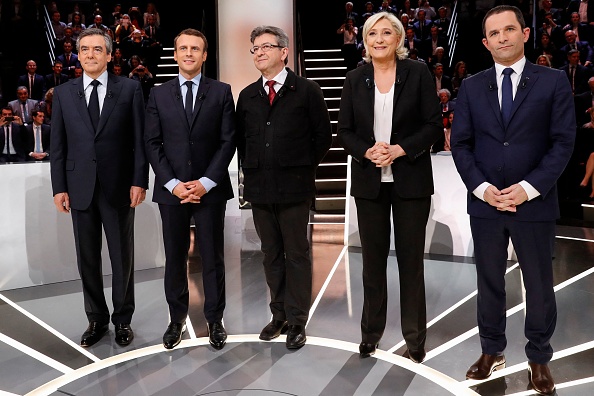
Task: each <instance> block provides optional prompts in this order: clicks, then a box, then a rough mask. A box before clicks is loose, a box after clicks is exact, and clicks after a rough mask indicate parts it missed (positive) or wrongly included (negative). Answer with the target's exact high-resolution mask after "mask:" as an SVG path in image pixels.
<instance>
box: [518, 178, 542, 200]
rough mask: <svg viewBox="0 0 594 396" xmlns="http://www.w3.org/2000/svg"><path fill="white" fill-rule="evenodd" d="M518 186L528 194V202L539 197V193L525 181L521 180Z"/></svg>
mask: <svg viewBox="0 0 594 396" xmlns="http://www.w3.org/2000/svg"><path fill="white" fill-rule="evenodd" d="M518 184H519V185H520V186H522V188H523V189H524V191H526V194H528V201H531V200H533V199H534V198H536V197H538V196H540V193H539V192H538V191H537V190H536V188H534V187H532V184H530V183H528V182H527V181H526V180H522V181H521V182H519V183H518Z"/></svg>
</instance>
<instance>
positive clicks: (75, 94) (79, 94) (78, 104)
mask: <svg viewBox="0 0 594 396" xmlns="http://www.w3.org/2000/svg"><path fill="white" fill-rule="evenodd" d="M82 81H83V79H82V77H79V78H77V79H75V80H74V81H73V82H72V85H71V86H70V94H71V95H72V102H73V103H74V106H75V108H76V110H77V111H78V114H79V115H80V118H81V119H82V121H83V122H84V124H85V126H86V127H87V129H88V130H89V131H91V132H93V133H94V132H95V129H94V128H93V123H92V122H91V116H90V115H89V110H88V108H87V101H86V100H85V88H84V87H83V82H82Z"/></svg>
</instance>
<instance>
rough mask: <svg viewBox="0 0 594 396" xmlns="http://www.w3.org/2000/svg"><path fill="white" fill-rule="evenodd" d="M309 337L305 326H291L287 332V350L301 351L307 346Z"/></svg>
mask: <svg viewBox="0 0 594 396" xmlns="http://www.w3.org/2000/svg"><path fill="white" fill-rule="evenodd" d="M305 341H307V337H306V336H305V326H301V325H289V329H288V332H287V348H288V349H299V348H301V347H302V346H303V345H305Z"/></svg>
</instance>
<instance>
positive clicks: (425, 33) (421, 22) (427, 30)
mask: <svg viewBox="0 0 594 396" xmlns="http://www.w3.org/2000/svg"><path fill="white" fill-rule="evenodd" d="M426 15H427V13H426V12H425V10H419V12H417V21H416V22H415V23H413V26H414V29H415V37H416V38H418V39H419V40H421V42H424V41H425V40H427V38H428V37H429V36H430V34H431V26H433V23H432V22H431V20H429V19H427V18H426Z"/></svg>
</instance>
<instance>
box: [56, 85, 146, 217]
mask: <svg viewBox="0 0 594 396" xmlns="http://www.w3.org/2000/svg"><path fill="white" fill-rule="evenodd" d="M143 127H144V100H143V98H142V90H141V88H140V84H139V83H138V82H137V81H133V80H131V79H129V78H123V77H118V76H114V75H113V74H109V77H108V82H107V95H106V96H105V100H104V102H103V109H102V110H101V118H100V119H99V125H98V128H97V131H96V132H95V130H94V128H93V124H92V123H91V117H90V116H89V111H88V110H87V102H86V100H85V95H84V89H83V82H82V77H79V78H76V79H74V80H71V81H68V82H67V83H65V84H62V85H59V86H57V87H55V88H54V100H53V104H52V124H51V129H52V131H51V142H50V153H51V155H50V164H51V176H52V188H53V193H54V195H56V194H58V193H61V192H67V193H68V195H69V197H70V206H71V207H72V208H73V209H76V210H85V209H87V208H88V207H89V205H90V203H91V200H92V198H93V192H94V190H95V182H96V180H97V178H98V179H99V182H100V183H101V188H102V189H103V192H104V194H105V196H106V197H107V201H108V202H109V204H110V205H112V206H114V207H121V206H126V205H130V187H132V186H137V187H142V188H145V189H146V188H148V163H147V161H146V156H145V154H144V142H143V140H142V134H143V129H144V128H143Z"/></svg>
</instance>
